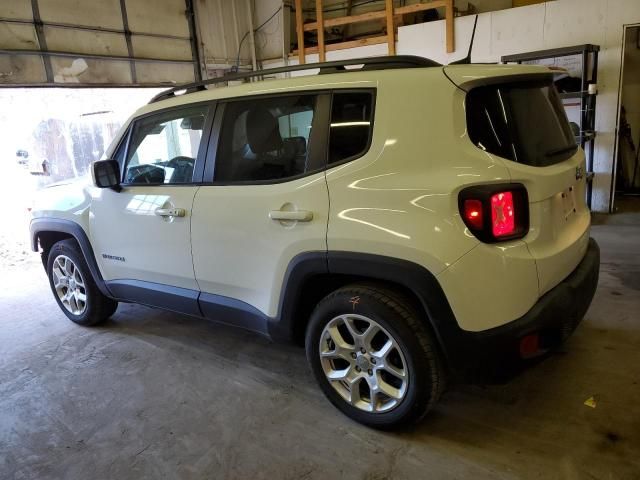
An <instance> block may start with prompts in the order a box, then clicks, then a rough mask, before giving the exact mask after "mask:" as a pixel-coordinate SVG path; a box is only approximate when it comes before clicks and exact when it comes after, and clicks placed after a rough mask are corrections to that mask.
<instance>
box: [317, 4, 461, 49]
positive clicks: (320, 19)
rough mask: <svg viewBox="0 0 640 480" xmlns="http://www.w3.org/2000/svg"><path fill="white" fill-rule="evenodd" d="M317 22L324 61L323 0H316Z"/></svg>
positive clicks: (319, 44)
mask: <svg viewBox="0 0 640 480" xmlns="http://www.w3.org/2000/svg"><path fill="white" fill-rule="evenodd" d="M452 1H453V0H452ZM316 23H317V24H318V57H319V58H318V59H319V60H320V61H321V62H324V61H325V60H326V55H325V53H324V52H325V48H324V14H323V11H322V0H316Z"/></svg>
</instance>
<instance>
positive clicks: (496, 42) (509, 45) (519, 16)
mask: <svg viewBox="0 0 640 480" xmlns="http://www.w3.org/2000/svg"><path fill="white" fill-rule="evenodd" d="M487 15H489V16H490V17H491V54H492V56H493V59H494V61H495V60H496V59H499V58H500V57H501V56H502V55H510V54H512V53H521V52H531V51H533V50H542V49H543V48H545V47H544V18H545V5H544V4H538V5H531V6H528V7H520V8H512V9H509V10H502V11H500V12H493V13H490V14H487ZM474 61H475V59H474Z"/></svg>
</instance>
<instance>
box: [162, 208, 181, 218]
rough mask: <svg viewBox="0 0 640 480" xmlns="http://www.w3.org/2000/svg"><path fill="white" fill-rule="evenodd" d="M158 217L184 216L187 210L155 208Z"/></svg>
mask: <svg viewBox="0 0 640 480" xmlns="http://www.w3.org/2000/svg"><path fill="white" fill-rule="evenodd" d="M155 213H156V215H158V216H159V217H184V216H185V215H186V214H187V211H186V210H185V209H184V208H156V211H155Z"/></svg>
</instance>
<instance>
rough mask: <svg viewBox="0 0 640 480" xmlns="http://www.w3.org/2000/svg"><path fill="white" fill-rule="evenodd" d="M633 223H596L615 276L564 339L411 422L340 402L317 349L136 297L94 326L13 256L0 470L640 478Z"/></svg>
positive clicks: (454, 390) (2, 291)
mask: <svg viewBox="0 0 640 480" xmlns="http://www.w3.org/2000/svg"><path fill="white" fill-rule="evenodd" d="M607 218H609V217H607ZM607 218H605V219H604V221H605V222H607V221H608V220H607ZM613 218H615V217H613ZM632 220H633V219H632ZM635 220H636V221H626V222H622V223H623V224H622V225H616V224H609V225H601V226H596V227H594V231H593V235H594V236H595V237H596V238H597V240H598V241H599V242H600V245H601V247H602V261H603V263H602V273H601V281H600V287H599V289H598V292H597V294H596V298H595V301H594V303H593V305H592V307H591V309H590V310H589V312H588V313H587V317H586V319H585V321H584V322H583V323H582V325H581V326H580V327H579V328H578V330H577V331H576V333H575V334H574V336H573V337H572V338H571V339H570V340H569V342H568V343H567V345H566V348H565V349H564V351H563V352H561V353H558V354H555V355H553V356H552V357H550V358H548V359H547V360H545V361H544V362H543V363H541V364H540V365H538V366H536V367H534V368H533V369H530V370H528V371H526V372H525V373H524V374H522V375H521V376H519V377H518V378H516V379H515V380H513V381H512V382H510V383H509V384H507V385H504V386H491V387H471V386H451V387H450V389H449V391H448V392H447V393H445V395H444V396H443V398H442V400H441V403H440V404H439V406H438V407H437V409H436V410H435V411H434V412H433V413H432V414H431V415H430V416H429V417H428V418H427V419H426V420H425V421H424V422H423V423H421V424H420V425H418V426H416V427H415V428H413V429H411V430H410V431H405V432H401V433H380V432H377V431H373V430H369V429H367V428H364V427H362V426H360V425H358V424H356V423H354V422H352V421H350V420H349V419H347V418H346V417H344V416H343V415H341V414H340V413H339V412H338V411H337V410H336V409H334V408H333V407H332V406H331V405H330V404H329V402H327V401H326V400H325V399H324V398H323V397H322V395H321V394H320V391H319V389H318V388H316V386H315V385H314V383H313V381H312V380H311V378H310V375H309V371H308V370H307V366H306V362H305V358H304V352H303V351H302V350H301V349H298V348H295V347H288V346H280V345H273V344H271V343H269V342H268V341H267V340H265V339H262V338H260V337H258V336H254V335H252V334H249V333H245V332H242V331H237V330H233V329H231V328H227V327H223V326H219V325H215V324H212V323H209V322H206V321H201V320H198V319H193V318H189V317H184V316H179V315H175V314H172V313H167V312H162V311H158V310H152V309H148V308H145V307H140V306H133V305H121V306H120V308H119V309H118V311H117V313H116V315H115V316H114V317H113V319H112V320H111V321H109V322H108V324H107V325H105V326H103V327H100V328H95V329H87V328H81V327H78V326H76V325H74V324H72V323H71V322H69V321H68V320H67V319H66V318H65V317H64V316H63V314H62V313H61V312H59V311H58V307H57V306H56V304H55V303H54V300H53V299H52V297H51V293H50V291H49V288H48V285H47V283H46V278H45V275H44V273H43V271H42V267H41V266H40V265H39V264H38V262H37V261H36V260H35V259H34V260H33V261H30V262H27V263H25V264H22V265H21V266H19V267H9V268H4V269H3V271H2V275H1V279H0V349H1V350H0V477H1V478H3V479H5V478H6V479H9V478H10V479H23V478H24V479H33V478H38V479H46V478H65V479H87V478H95V479H98V478H118V479H145V478H150V479H158V478H252V479H259V478H274V479H275V478H277V479H314V478H323V479H327V478H358V479H369V480H374V479H375V480H381V479H392V478H393V479H398V478H438V479H448V478H472V479H474V480H476V479H484V478H487V479H489V478H491V479H495V478H544V479H550V478H562V479H574V478H575V479H578V478H580V479H582V478H598V479H600V478H603V479H604V478H606V479H638V478H640V384H639V382H640V221H637V220H638V217H637V216H636V217H635ZM601 221H602V219H601ZM613 223H615V222H613ZM590 397H594V398H595V401H596V407H595V408H591V407H589V406H586V405H584V401H585V400H587V399H588V398H590Z"/></svg>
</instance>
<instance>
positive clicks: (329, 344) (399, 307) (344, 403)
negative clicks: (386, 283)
mask: <svg viewBox="0 0 640 480" xmlns="http://www.w3.org/2000/svg"><path fill="white" fill-rule="evenodd" d="M306 350H307V358H308V361H309V363H310V365H311V369H312V370H313V373H314V376H315V377H316V380H317V381H318V383H319V384H320V387H321V388H322V390H323V392H324V393H325V395H326V396H327V397H328V399H329V400H330V401H331V402H332V403H333V404H334V405H335V406H336V407H338V408H339V409H340V410H341V411H342V412H344V413H345V414H347V415H348V416H349V417H351V418H353V419H354V420H356V421H358V422H361V423H364V424H366V425H369V426H372V427H376V428H393V427H397V426H400V425H403V424H407V423H411V422H415V421H417V420H419V419H420V418H422V417H423V416H424V415H425V414H426V413H427V412H428V411H429V409H430V408H431V407H432V406H433V405H434V404H435V403H436V401H437V400H438V398H439V396H440V394H441V391H442V388H443V384H444V372H443V369H442V366H441V361H440V358H439V356H438V352H437V348H436V345H435V343H434V340H433V338H432V336H431V335H430V333H429V331H428V330H427V328H425V326H424V324H423V323H422V322H421V320H420V314H419V313H418V310H417V309H416V308H414V307H413V305H412V303H411V301H410V300H409V299H408V298H406V297H405V296H404V295H401V294H398V293H397V292H395V291H393V290H390V289H387V288H383V287H378V286H370V285H352V286H347V287H344V288H341V289H339V290H337V291H335V292H333V293H331V294H330V295H328V296H327V297H325V298H324V299H323V300H322V301H321V302H320V303H319V304H318V306H317V307H316V309H315V310H314V312H313V314H312V317H311V320H310V324H309V328H308V329H307V336H306Z"/></svg>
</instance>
